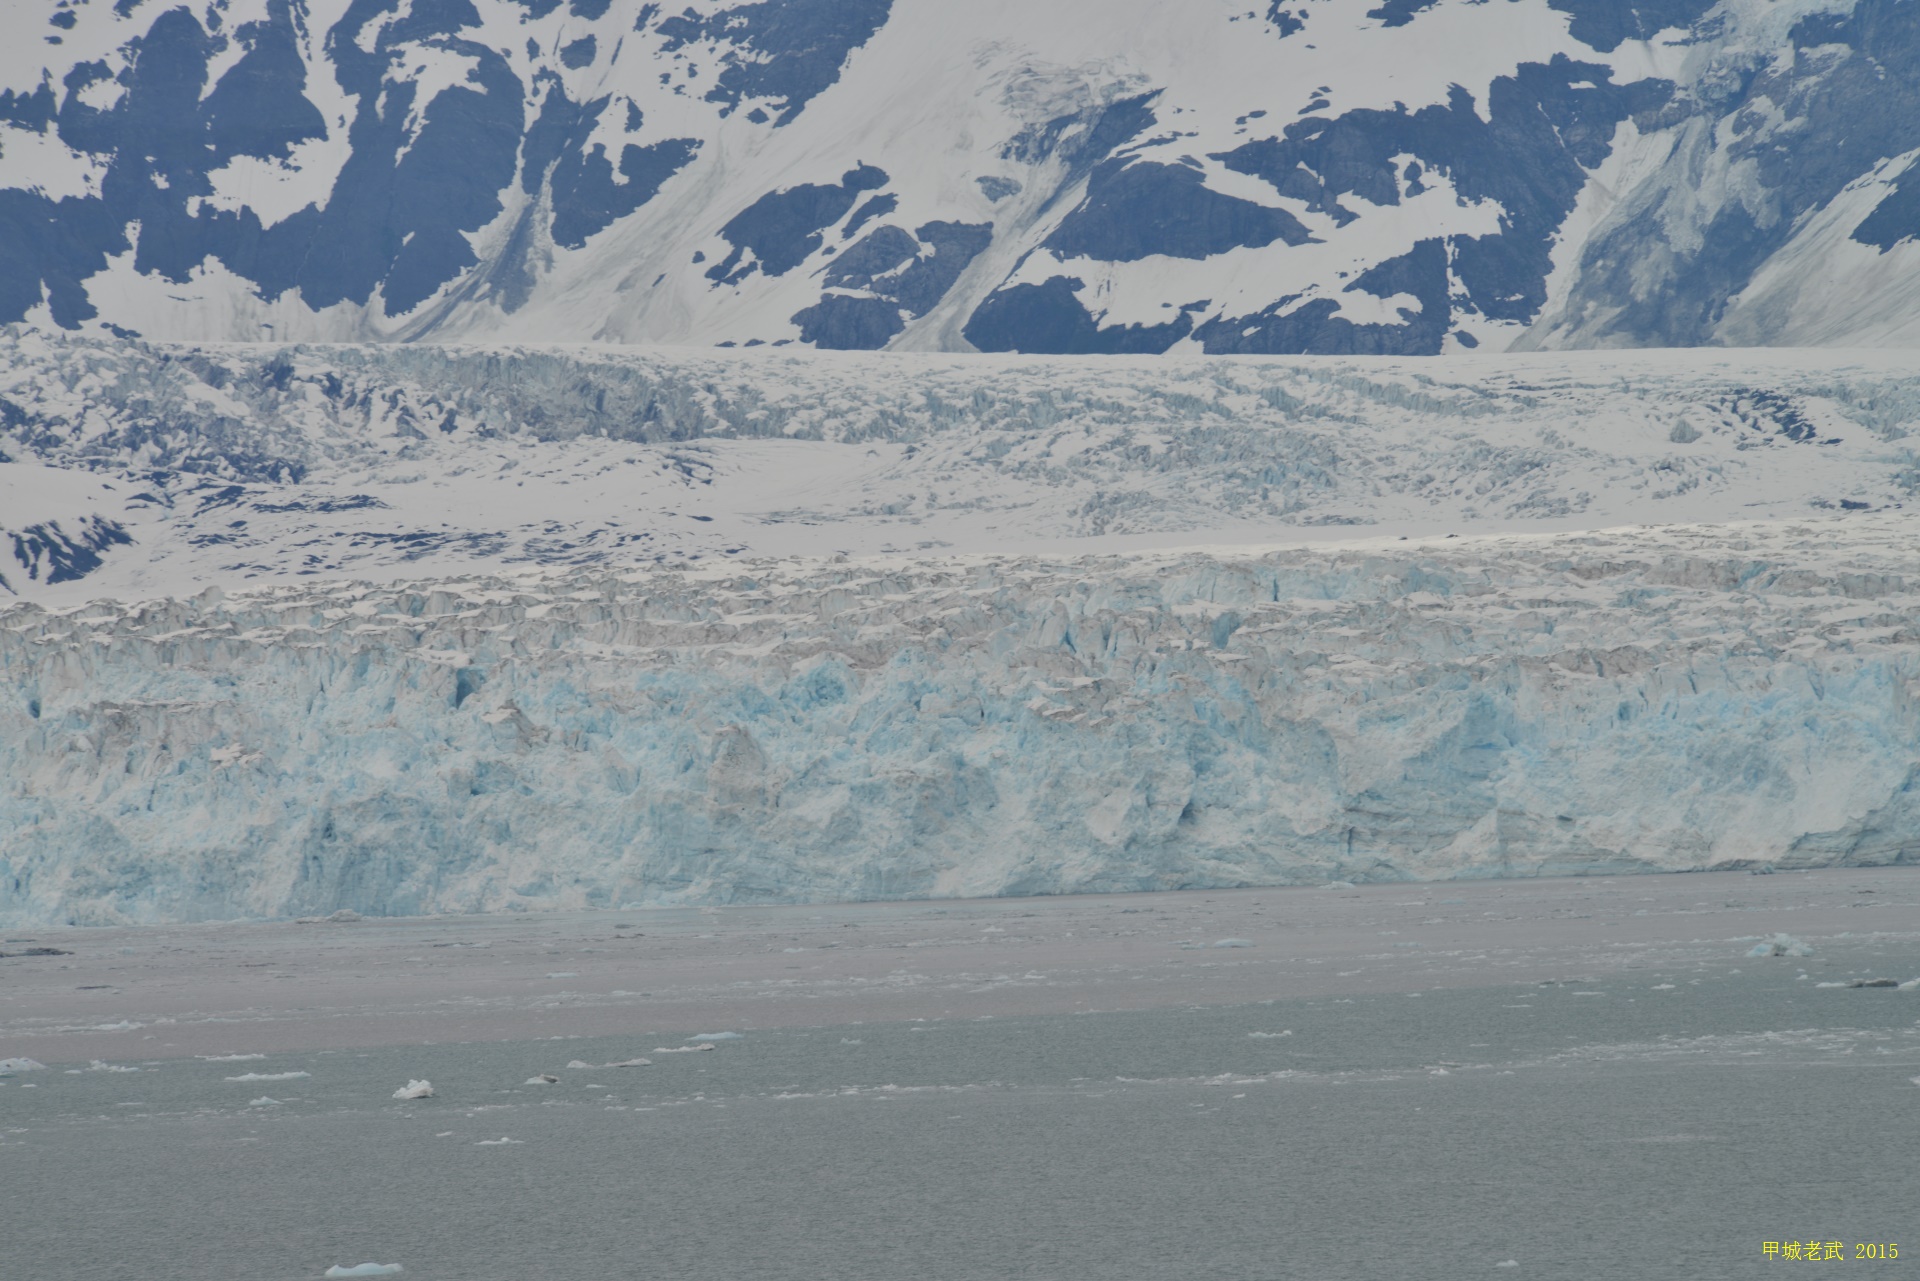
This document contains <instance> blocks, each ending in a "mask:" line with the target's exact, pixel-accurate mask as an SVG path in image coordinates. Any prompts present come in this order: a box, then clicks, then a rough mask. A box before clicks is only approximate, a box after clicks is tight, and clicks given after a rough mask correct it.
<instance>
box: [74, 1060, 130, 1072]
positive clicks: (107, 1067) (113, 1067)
mask: <svg viewBox="0 0 1920 1281" xmlns="http://www.w3.org/2000/svg"><path fill="white" fill-rule="evenodd" d="M139 1070H140V1069H139V1068H137V1067H124V1066H122V1065H121V1064H118V1063H105V1062H102V1061H101V1060H99V1059H95V1060H94V1061H93V1062H91V1063H89V1064H87V1071H89V1072H138V1071H139Z"/></svg>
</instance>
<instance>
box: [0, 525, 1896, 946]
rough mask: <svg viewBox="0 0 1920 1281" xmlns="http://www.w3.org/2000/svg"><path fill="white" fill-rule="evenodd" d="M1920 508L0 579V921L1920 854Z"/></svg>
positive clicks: (1021, 889) (1128, 885) (1280, 879)
mask: <svg viewBox="0 0 1920 1281" xmlns="http://www.w3.org/2000/svg"><path fill="white" fill-rule="evenodd" d="M1911 525H1912V520H1911V518H1909V517H1906V516H1904V515H1896V516H1862V517H1857V518H1855V519H1853V520H1851V521H1845V522H1842V521H1833V520H1829V521H1825V522H1823V523H1821V524H1817V525H1806V526H1798V527H1795V526H1789V525H1778V524H1777V525H1773V526H1752V527H1723V528H1704V527H1697V528H1692V529H1684V528H1683V529H1674V530H1666V531H1643V532H1639V533H1617V534H1610V535H1599V534H1581V535H1566V536H1559V537H1528V538H1513V539H1476V540H1442V541H1438V542H1429V543H1426V544H1424V545H1423V544H1420V543H1400V542H1382V543H1378V544H1375V545H1371V546H1366V547H1356V548H1350V549H1345V550H1341V549H1329V550H1324V551H1296V552H1285V553H1273V554H1262V555H1253V554H1247V555H1232V554H1219V555H1201V554H1177V555H1173V554H1170V555H1163V556H1139V557H1107V558H1092V559H1078V560H1046V559H1037V558H1018V559H1014V558H1000V559H993V558H987V559H963V560H948V561H941V560H902V559H892V560H874V561H851V562H847V563H844V564H838V565H832V564H829V565H822V564H818V563H813V564H802V563H794V562H788V563H779V562H761V563H754V564H750V565H745V564H735V565H727V566H723V567H716V568H714V569H712V570H706V571H665V570H663V571H655V572H629V573H611V572H607V571H603V570H578V571H547V572H530V573H528V574H526V575H523V576H519V577H493V578H485V579H468V580H461V581H451V582H438V583H431V582H422V583H412V584H404V585H399V586H393V587H381V588H373V587H365V586H352V585H331V586H315V587H311V588H297V587H294V588H277V589H262V590H257V591H248V592H235V593H232V594H229V595H226V596H224V597H222V596H220V595H219V594H217V593H213V594H208V595H204V596H202V597H199V598H195V599H191V600H170V601H159V602H152V603H147V604H140V605H111V604H96V605H92V606H87V607H84V608H79V609H70V610H64V611H53V610H48V609H46V608H44V607H42V606H38V605H33V604H17V605H14V606H12V607H10V608H8V609H7V610H5V611H4V612H0V689H3V690H5V691H6V700H5V701H4V702H3V703H0V780H3V781H0V922H6V923H14V924H19V923H28V922H47V921H82V922H90V921H112V920H137V921H161V920H180V919H194V918H205V917H225V916H235V915H275V914H278V915H295V914H319V913H325V912H330V911H334V910H337V909H350V910H357V911H360V912H365V913H369V914H375V913H382V914H386V913H411V912H435V911H470V910H480V909H490V908H491V909H497V908H515V907H543V906H561V905H568V906H578V905H592V904H610V905H611V904H619V903H625V902H641V903H673V902H753V901H766V900H800V901H806V900H820V899H828V898H892V897H905V896H917V895H980V894H1012V893H1050V892H1063V891H1108V890H1127V889H1138V888H1166V887H1177V886H1221V885H1238V884H1248V883H1258V884H1273V883H1297V882H1320V881H1326V880H1330V879H1336V878H1337V879H1345V880H1351V881H1359V880H1364V879H1383V878H1440V877H1460V876H1487V875H1527V874H1534V873H1577V872H1608V871H1624V870H1650V869H1688V868H1707V867H1742V866H1749V865H1752V866H1759V865H1764V864H1771V865H1773V866H1775V867H1780V868H1790V867H1795V866H1805V865H1820V864H1833V863H1886V862H1899V861H1907V860H1911V859H1913V858H1915V857H1916V856H1920V836H1916V833H1920V799H1916V798H1920V790H1916V788H1915V779H1916V777H1917V776H1920V773H1917V767H1920V749H1916V746H1915V744H1916V743H1920V708H1917V705H1916V701H1915V697H1914V695H1915V691H1916V690H1920V685H1916V683H1915V682H1916V681H1917V680H1920V658H1917V657H1916V655H1920V647H1916V641H1920V629H1917V628H1916V624H1915V621H1914V620H1915V618H1916V612H1915V605H1916V591H1917V589H1916V584H1920V557H1916V555H1915V554H1914V553H1913V551H1912V548H1913V547H1914V546H1915V543H1914V540H1913V538H1912V537H1911V535H1912V529H1911Z"/></svg>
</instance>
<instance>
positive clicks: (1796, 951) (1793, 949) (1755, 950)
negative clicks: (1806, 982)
mask: <svg viewBox="0 0 1920 1281" xmlns="http://www.w3.org/2000/svg"><path fill="white" fill-rule="evenodd" d="M1747 955H1748V956H1812V955H1813V947H1812V945H1811V944H1807V943H1803V942H1801V941H1800V940H1799V939H1797V938H1795V937H1793V935H1791V934H1776V935H1774V936H1773V937H1772V938H1770V939H1768V940H1766V941H1765V942H1763V943H1756V944H1754V945H1753V946H1752V947H1751V948H1749V949H1747Z"/></svg>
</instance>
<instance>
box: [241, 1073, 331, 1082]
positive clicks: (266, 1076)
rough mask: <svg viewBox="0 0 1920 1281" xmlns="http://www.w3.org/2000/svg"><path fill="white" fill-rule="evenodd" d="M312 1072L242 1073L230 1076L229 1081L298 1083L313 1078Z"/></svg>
mask: <svg viewBox="0 0 1920 1281" xmlns="http://www.w3.org/2000/svg"><path fill="white" fill-rule="evenodd" d="M312 1075H313V1073H311V1072H242V1073H241V1074H240V1075H239V1076H230V1077H228V1078H227V1080H229V1081H298V1080H301V1079H303V1078H305V1077H309V1076H312Z"/></svg>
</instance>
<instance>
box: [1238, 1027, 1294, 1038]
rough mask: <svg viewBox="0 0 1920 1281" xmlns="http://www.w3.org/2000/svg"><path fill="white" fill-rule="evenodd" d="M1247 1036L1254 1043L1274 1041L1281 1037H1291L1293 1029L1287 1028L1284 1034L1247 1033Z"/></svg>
mask: <svg viewBox="0 0 1920 1281" xmlns="http://www.w3.org/2000/svg"><path fill="white" fill-rule="evenodd" d="M1247 1035H1248V1036H1250V1037H1252V1038H1253V1039H1254V1040H1256V1041H1275V1040H1278V1039H1279V1038H1281V1037H1283V1036H1292V1035H1293V1029H1292V1028H1288V1029H1287V1030H1286V1031H1284V1032H1249V1033H1247Z"/></svg>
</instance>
